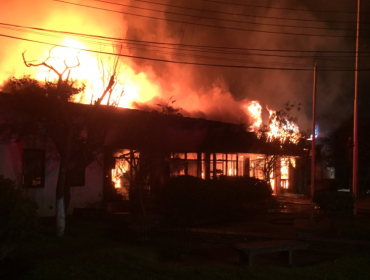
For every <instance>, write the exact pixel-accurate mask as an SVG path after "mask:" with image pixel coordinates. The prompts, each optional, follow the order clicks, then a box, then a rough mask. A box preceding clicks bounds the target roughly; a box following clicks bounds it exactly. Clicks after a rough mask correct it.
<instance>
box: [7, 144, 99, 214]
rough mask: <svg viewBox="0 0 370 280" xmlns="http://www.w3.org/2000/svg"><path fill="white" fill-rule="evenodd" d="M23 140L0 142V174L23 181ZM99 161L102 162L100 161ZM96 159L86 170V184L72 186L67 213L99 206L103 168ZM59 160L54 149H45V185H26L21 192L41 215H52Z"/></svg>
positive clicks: (20, 182) (17, 181) (19, 182)
mask: <svg viewBox="0 0 370 280" xmlns="http://www.w3.org/2000/svg"><path fill="white" fill-rule="evenodd" d="M23 146H24V145H23V143H9V144H0V174H3V175H4V177H6V178H10V179H12V180H15V181H16V183H17V185H18V186H21V184H22V161H23ZM99 162H101V161H99ZM99 162H98V161H97V160H95V161H94V162H92V163H91V164H90V165H89V166H87V167H86V170H85V186H82V187H71V201H70V207H69V209H68V214H71V213H72V212H73V209H74V208H85V207H94V208H99V207H100V206H101V202H102V199H103V167H102V164H101V163H99ZM58 172H59V161H58V156H57V154H56V153H55V152H53V151H51V150H50V149H47V153H46V160H45V187H43V188H25V189H23V190H24V195H25V196H27V197H29V198H30V199H31V200H33V201H35V202H36V203H37V205H38V207H39V209H38V213H39V216H40V217H48V216H54V215H55V193H56V185H57V180H58Z"/></svg>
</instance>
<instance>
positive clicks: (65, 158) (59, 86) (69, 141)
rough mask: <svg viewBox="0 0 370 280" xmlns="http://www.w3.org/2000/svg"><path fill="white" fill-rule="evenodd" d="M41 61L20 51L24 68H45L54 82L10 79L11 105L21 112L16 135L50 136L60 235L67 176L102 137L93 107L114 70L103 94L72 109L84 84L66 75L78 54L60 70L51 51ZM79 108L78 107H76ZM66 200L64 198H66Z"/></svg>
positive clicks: (82, 163) (112, 80) (83, 163)
mask: <svg viewBox="0 0 370 280" xmlns="http://www.w3.org/2000/svg"><path fill="white" fill-rule="evenodd" d="M52 50H53V48H52V49H50V51H49V56H48V57H47V58H46V59H45V60H44V61H43V62H41V63H33V62H30V61H27V60H26V58H25V52H24V53H23V54H22V57H23V61H24V64H25V65H26V66H27V67H40V66H43V67H46V68H48V69H49V71H50V72H53V73H55V74H56V75H57V77H58V78H57V80H56V81H45V82H44V83H42V82H40V81H38V80H35V79H32V78H30V77H29V76H24V77H22V78H19V79H17V78H14V77H13V78H12V79H10V81H9V83H8V86H9V88H10V92H11V97H12V102H11V105H12V106H11V107H12V109H14V110H15V111H16V112H17V114H19V115H21V120H20V122H19V123H20V124H19V126H18V134H19V135H20V137H21V136H22V134H25V133H28V132H30V131H35V130H37V133H40V132H41V133H42V134H43V135H44V137H50V138H51V139H52V141H53V143H54V144H55V147H56V149H57V151H58V154H59V155H60V163H59V174H58V181H57V187H56V234H57V236H59V237H62V236H63V235H64V231H65V216H66V208H67V206H68V201H66V199H65V194H66V192H67V193H68V186H69V184H68V183H69V182H68V181H69V179H70V178H71V177H72V176H73V174H74V173H75V170H77V169H78V168H81V167H83V168H84V167H86V166H87V164H89V163H90V162H91V161H92V160H93V152H94V149H95V148H96V147H97V146H98V145H99V143H100V142H101V141H102V139H103V138H104V129H102V128H104V126H102V125H101V124H102V121H103V120H101V118H100V117H98V116H97V108H98V106H99V105H100V104H101V102H102V100H103V98H104V97H105V96H106V95H107V93H109V91H110V90H111V89H112V87H113V86H114V85H115V77H116V72H114V73H113V74H112V76H111V77H110V79H109V83H108V85H107V87H106V88H105V90H104V92H103V94H102V95H101V97H100V98H98V99H97V100H96V101H95V103H94V104H93V105H90V106H86V107H85V108H84V109H83V110H76V108H75V107H74V106H71V100H72V98H74V97H75V96H76V95H79V94H82V93H83V92H84V90H85V85H83V84H82V85H80V86H78V85H77V81H73V80H72V79H70V78H69V76H70V73H71V70H72V69H73V68H75V67H79V66H80V62H79V60H78V57H76V61H77V63H76V65H73V66H69V65H67V63H66V61H64V66H65V67H64V69H63V71H57V70H56V69H55V68H54V67H53V66H52V65H51V64H50V63H49V60H50V58H51V52H52ZM79 109H81V108H79ZM40 127H41V129H40ZM67 200H68V199H67Z"/></svg>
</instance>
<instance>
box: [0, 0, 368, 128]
mask: <svg viewBox="0 0 370 280" xmlns="http://www.w3.org/2000/svg"><path fill="white" fill-rule="evenodd" d="M36 2H40V3H39V4H40V5H30V4H29V3H28V2H27V1H20V0H17V1H12V3H11V4H10V3H8V2H7V1H4V2H2V3H1V4H0V15H1V16H2V18H3V23H11V24H19V25H24V26H33V27H40V28H49V29H53V30H64V31H72V32H80V33H88V34H96V35H103V36H110V37H111V36H114V37H121V38H124V39H125V40H140V41H151V42H160V43H165V44H172V45H165V46H164V47H162V48H156V49H155V48H152V47H149V46H148V44H143V45H141V46H138V45H134V44H133V43H132V41H131V43H130V41H126V45H124V47H123V48H124V50H123V53H124V54H125V55H129V56H140V57H145V58H151V59H165V60H170V61H174V62H176V61H181V62H187V63H200V64H217V65H220V64H222V65H233V66H242V67H244V68H227V67H214V66H213V67H210V66H199V65H183V64H176V63H163V62H157V61H153V60H142V59H130V58H123V59H122V62H123V63H126V64H127V65H129V66H130V67H131V68H132V69H133V71H134V72H135V73H136V74H137V75H139V74H140V73H146V75H147V79H149V80H150V82H151V83H153V84H155V85H156V87H157V88H159V90H158V92H157V93H156V95H155V97H154V98H153V99H151V100H148V99H146V100H144V102H141V101H142V100H140V98H139V99H138V100H136V101H135V103H134V106H133V107H135V108H139V109H144V108H148V106H149V107H150V106H152V107H153V106H155V104H156V103H161V102H162V103H163V102H166V101H167V100H169V98H170V97H171V96H173V99H175V100H176V103H175V104H176V105H178V106H179V107H182V108H183V112H184V113H185V115H189V116H192V117H205V118H208V119H215V120H223V121H230V122H248V120H247V119H246V118H245V117H244V118H243V117H240V108H237V107H238V106H239V105H238V104H239V103H240V101H242V100H245V99H247V100H258V101H259V102H260V103H261V105H262V107H263V108H265V107H266V105H268V106H269V107H270V108H273V109H279V108H281V106H282V105H283V104H284V103H285V102H287V101H290V102H297V103H302V110H301V112H300V113H299V125H300V127H301V128H302V129H303V130H305V129H309V127H310V121H311V111H312V82H313V71H311V69H313V66H314V64H315V63H317V66H318V86H317V100H318V101H317V115H318V116H317V119H318V123H319V125H320V130H322V131H332V130H334V129H336V128H337V127H338V126H339V125H340V123H341V122H343V121H344V120H345V119H348V118H350V117H351V116H352V114H353V92H354V71H352V70H354V64H355V58H354V51H355V34H356V31H355V29H356V10H357V1H352V0H351V1H349V0H347V1H334V0H328V1H318V0H315V1H288V0H286V1H267V0H266V1H258V4H256V2H255V1H242V0H212V1H197V0H188V1H184V0H148V1H143V0H140V1H138V0H131V1H112V2H115V3H119V4H123V5H126V6H120V5H113V4H112V3H110V4H109V3H106V2H105V3H104V2H102V1H89V0H85V1H83V0H81V1H75V0H71V1H67V2H70V3H74V4H78V5H88V6H92V7H95V8H91V7H90V8H89V7H84V6H76V5H73V4H70V3H61V2H55V1H47V0H40V1H36ZM108 2H109V1H108ZM362 2H363V3H362V15H361V27H360V28H361V33H360V36H361V39H360V56H361V57H360V66H359V67H360V69H370V67H369V59H368V57H367V56H369V53H370V49H369V48H370V47H369V46H370V45H369V43H370V21H369V20H368V15H369V13H370V4H369V2H366V1H362ZM154 3H159V4H154ZM235 4H241V5H235ZM132 6H136V7H139V8H133V7H132ZM257 6H258V7H257ZM1 8H2V9H1ZM96 8H99V9H96ZM101 9H109V10H111V11H103V10H101ZM1 10H2V12H1ZM154 10H160V11H162V12H156V11H154ZM112 11H115V12H112ZM212 11H213V12H212ZM323 11H324V12H323ZM338 11H341V12H338ZM5 13H6V14H5ZM31 14H33V15H34V16H32V17H31V16H30V15H31ZM129 14H131V15H129ZM132 14H136V16H135V15H132ZM25 15H26V16H25ZM138 15H139V16H138ZM157 18H161V19H163V20H158V19H157ZM243 21H244V23H242V22H243ZM247 22H248V23H247ZM222 27H226V28H222ZM307 27H311V28H307ZM0 32H1V33H2V34H7V35H12V36H22V33H19V32H18V33H17V31H13V30H8V29H3V28H2V30H0ZM281 33H284V34H281ZM288 33H294V35H293V34H288ZM25 34H26V35H25V36H28V35H27V32H25ZM307 34H311V36H310V35H307ZM312 35H319V36H312ZM32 36H36V35H32ZM27 38H29V37H27ZM43 40H44V41H48V42H50V43H51V42H53V41H52V39H51V38H47V39H45V38H43ZM0 42H1V43H2V46H3V47H2V48H1V50H0V67H1V69H2V75H0V80H1V81H0V83H1V82H4V81H6V79H7V77H9V76H12V75H18V76H19V75H21V74H24V73H28V72H27V71H28V70H29V69H27V68H25V67H24V65H22V61H21V59H20V52H21V51H24V50H25V49H28V46H31V45H30V44H32V46H33V48H35V47H34V45H35V44H34V43H25V42H22V43H21V42H20V41H19V40H14V39H10V38H1V39H0ZM173 44H175V45H173ZM178 44H182V45H186V46H187V47H184V46H179V45H178ZM19 45H21V47H18V46H19ZM199 46H202V48H201V49H200V47H199ZM204 46H212V47H217V49H216V50H217V51H215V49H212V50H210V49H205V48H204ZM185 48H191V50H186V49H185ZM231 48H232V49H231ZM97 49H98V47H96V48H95V50H97ZM200 50H201V51H200ZM271 50H276V51H271ZM283 50H284V51H283ZM17 52H18V53H17ZM338 52H339V53H338ZM341 52H342V53H341ZM343 52H347V53H343ZM366 52H369V53H366ZM9 53H12V57H13V60H14V61H15V57H17V60H16V63H5V62H6V61H7V60H8V61H9ZM289 56H290V57H289ZM245 67H246V68H245ZM248 67H252V68H251V69H248ZM255 67H257V68H263V69H256V68H255ZM266 68H275V69H266ZM276 68H277V69H278V70H276ZM284 69H300V70H301V69H304V70H305V71H300V70H284ZM339 69H342V70H347V71H326V70H339ZM348 70H349V71H348ZM369 73H370V72H369V71H361V72H360V75H359V96H360V115H361V117H362V118H365V117H369V118H370V114H368V109H367V104H368V102H369V101H370V100H368V99H369V97H368V94H367V92H369V89H370V82H368V81H369V80H370V79H369V78H370V76H369ZM193 96H196V97H197V102H193V101H192V100H194V98H193ZM263 114H264V118H265V119H266V117H267V111H266V110H264V112H263Z"/></svg>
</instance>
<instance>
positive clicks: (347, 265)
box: [0, 220, 370, 280]
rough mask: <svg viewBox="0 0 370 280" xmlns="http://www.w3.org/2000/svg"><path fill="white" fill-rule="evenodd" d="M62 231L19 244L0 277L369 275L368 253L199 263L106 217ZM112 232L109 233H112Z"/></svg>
mask: <svg viewBox="0 0 370 280" xmlns="http://www.w3.org/2000/svg"><path fill="white" fill-rule="evenodd" d="M67 226H68V230H67V232H66V237H65V238H62V239H58V238H55V237H53V236H52V235H51V234H40V235H39V236H37V237H35V238H33V239H32V240H28V241H26V242H24V243H23V244H21V246H20V247H19V248H18V250H17V251H15V252H14V253H13V254H12V255H11V256H10V257H9V258H8V259H7V260H6V261H5V262H4V263H3V264H1V266H0V279H1V280H3V279H4V280H5V279H6V280H7V279H12V280H13V279H20V280H23V279H27V280H33V279H34V280H44V279H45V280H59V279H60V280H66V279H67V280H75V279H76V280H84V279H87V280H90V279H91V280H95V279H96V280H98V279H99V280H102V279H104V280H105V279H133V280H135V279H144V280H146V279H148V280H151V279H153V280H157V279H158V280H162V279H163V280H169V279H176V280H182V279H184V280H185V279H186V280H188V279H202V280H208V279H237V280H239V279H240V280H242V279H243V280H245V279H310V280H313V279H327V280H330V279H370V266H369V265H368V264H369V263H370V256H363V255H362V256H361V255H351V256H345V257H341V258H338V259H337V260H336V261H334V262H333V261H330V262H327V263H322V264H318V265H313V266H304V267H291V268H289V267H276V266H255V267H251V268H245V267H244V268H243V267H239V266H238V265H236V264H223V265H222V266H220V265H217V264H215V263H212V262H209V261H205V260H201V259H199V261H198V263H196V264H194V262H193V263H190V264H189V263H186V262H181V261H180V262H170V261H164V260H163V259H161V258H160V257H159V256H158V255H157V254H156V253H154V252H152V251H150V250H149V249H146V248H140V247H135V246H132V245H129V244H127V243H125V242H120V241H119V240H121V241H125V238H126V237H125V236H124V235H121V234H120V231H119V229H117V228H116V229H113V231H116V232H115V233H116V234H114V235H112V228H111V227H110V226H109V224H107V223H106V222H91V221H90V222H88V221H81V220H74V221H70V222H69V224H67ZM113 236H114V238H112V237H113Z"/></svg>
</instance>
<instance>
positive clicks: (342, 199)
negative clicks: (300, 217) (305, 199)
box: [313, 190, 354, 216]
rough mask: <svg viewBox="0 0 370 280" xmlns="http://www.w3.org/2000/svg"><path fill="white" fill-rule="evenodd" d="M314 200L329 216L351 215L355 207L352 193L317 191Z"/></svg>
mask: <svg viewBox="0 0 370 280" xmlns="http://www.w3.org/2000/svg"><path fill="white" fill-rule="evenodd" d="M313 200H314V202H315V203H316V204H317V205H318V206H319V207H320V209H321V210H322V211H323V212H324V213H325V214H327V215H328V216H343V215H350V214H351V213H352V211H353V207H354V198H353V196H352V194H350V193H343V192H338V191H325V190H324V191H317V192H316V193H315V195H314V198H313Z"/></svg>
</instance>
